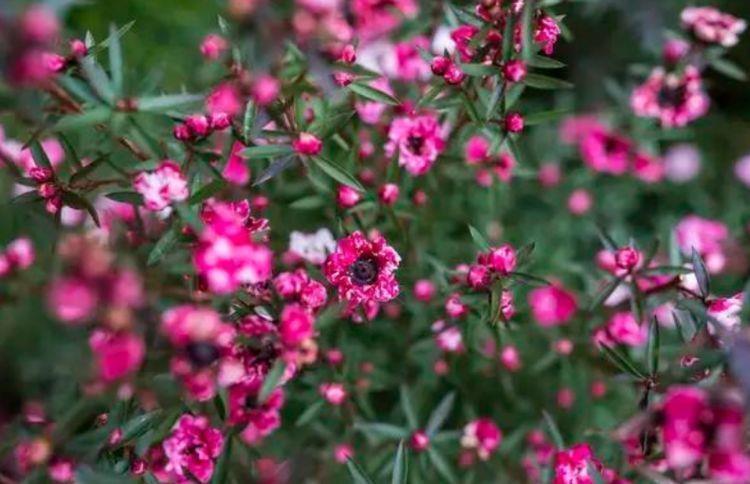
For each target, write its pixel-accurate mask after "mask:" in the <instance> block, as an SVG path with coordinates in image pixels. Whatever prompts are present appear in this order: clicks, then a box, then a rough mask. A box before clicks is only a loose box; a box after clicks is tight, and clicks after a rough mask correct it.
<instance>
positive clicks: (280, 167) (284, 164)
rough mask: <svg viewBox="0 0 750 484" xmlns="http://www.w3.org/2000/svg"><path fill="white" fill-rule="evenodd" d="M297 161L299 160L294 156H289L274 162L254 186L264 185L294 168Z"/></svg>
mask: <svg viewBox="0 0 750 484" xmlns="http://www.w3.org/2000/svg"><path fill="white" fill-rule="evenodd" d="M296 160H297V158H296V157H294V156H287V157H286V158H282V159H280V160H276V161H274V162H273V163H271V164H270V165H269V166H268V168H266V169H265V170H264V171H263V172H262V173H261V174H260V176H258V178H257V179H256V180H255V181H254V182H253V186H254V187H257V186H258V185H262V184H263V183H265V182H267V181H268V180H270V179H271V178H273V177H275V176H276V175H278V174H279V173H281V172H282V171H284V170H286V169H287V168H289V167H290V166H292V165H293V164H294V162H295V161H296Z"/></svg>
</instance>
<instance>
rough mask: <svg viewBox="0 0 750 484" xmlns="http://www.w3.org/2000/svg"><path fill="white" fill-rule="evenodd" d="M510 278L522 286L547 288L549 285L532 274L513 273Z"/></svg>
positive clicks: (546, 281) (545, 280)
mask: <svg viewBox="0 0 750 484" xmlns="http://www.w3.org/2000/svg"><path fill="white" fill-rule="evenodd" d="M510 276H511V277H513V279H515V280H517V281H518V282H520V283H522V284H529V285H532V286H549V285H550V284H551V283H550V282H549V281H548V280H547V279H544V278H542V277H539V276H535V275H533V274H527V273H526V272H519V271H514V272H511V273H510Z"/></svg>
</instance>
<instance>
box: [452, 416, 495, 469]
mask: <svg viewBox="0 0 750 484" xmlns="http://www.w3.org/2000/svg"><path fill="white" fill-rule="evenodd" d="M502 439H503V434H502V432H501V431H500V429H499V428H498V426H497V425H496V424H495V422H493V421H492V420H491V419H489V418H486V417H482V418H477V419H475V420H472V421H471V422H469V423H468V424H466V426H464V429H463V434H462V435H461V447H462V448H463V449H464V451H463V453H462V456H461V458H460V459H461V460H462V461H463V464H464V465H470V464H471V462H473V459H474V457H475V456H476V457H478V458H479V460H483V461H486V460H488V459H489V458H490V457H491V456H492V454H494V453H495V451H497V449H498V447H500V443H501V442H502Z"/></svg>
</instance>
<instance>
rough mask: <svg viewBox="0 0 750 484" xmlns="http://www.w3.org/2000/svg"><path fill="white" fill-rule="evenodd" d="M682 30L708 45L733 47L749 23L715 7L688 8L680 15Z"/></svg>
mask: <svg viewBox="0 0 750 484" xmlns="http://www.w3.org/2000/svg"><path fill="white" fill-rule="evenodd" d="M680 20H681V21H682V28H683V29H685V30H686V31H687V32H688V33H689V34H691V35H692V36H693V37H694V38H695V39H697V40H698V41H700V42H703V43H706V44H718V45H720V46H722V47H732V46H734V45H736V44H737V42H738V41H739V38H738V37H739V35H740V34H741V33H742V32H744V31H745V29H746V28H747V23H746V22H745V21H744V20H742V19H738V18H737V17H734V16H732V15H729V14H728V13H724V12H722V11H720V10H718V9H715V8H713V7H687V8H686V9H685V10H683V11H682V14H681V15H680Z"/></svg>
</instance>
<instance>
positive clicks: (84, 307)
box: [47, 277, 99, 324]
mask: <svg viewBox="0 0 750 484" xmlns="http://www.w3.org/2000/svg"><path fill="white" fill-rule="evenodd" d="M98 304H99V295H98V294H97V291H96V290H95V288H93V287H91V286H90V285H89V284H88V283H87V281H85V280H83V279H81V278H79V277H61V278H59V279H56V280H55V281H53V282H52V284H51V286H50V288H49V290H48V292H47V305H48V306H49V307H50V309H51V311H52V314H53V315H54V316H55V317H56V318H57V319H59V320H60V321H62V322H65V323H71V324H75V323H80V322H83V321H86V320H88V319H89V318H90V317H91V316H92V315H93V314H94V311H95V309H96V307H97V305H98Z"/></svg>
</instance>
